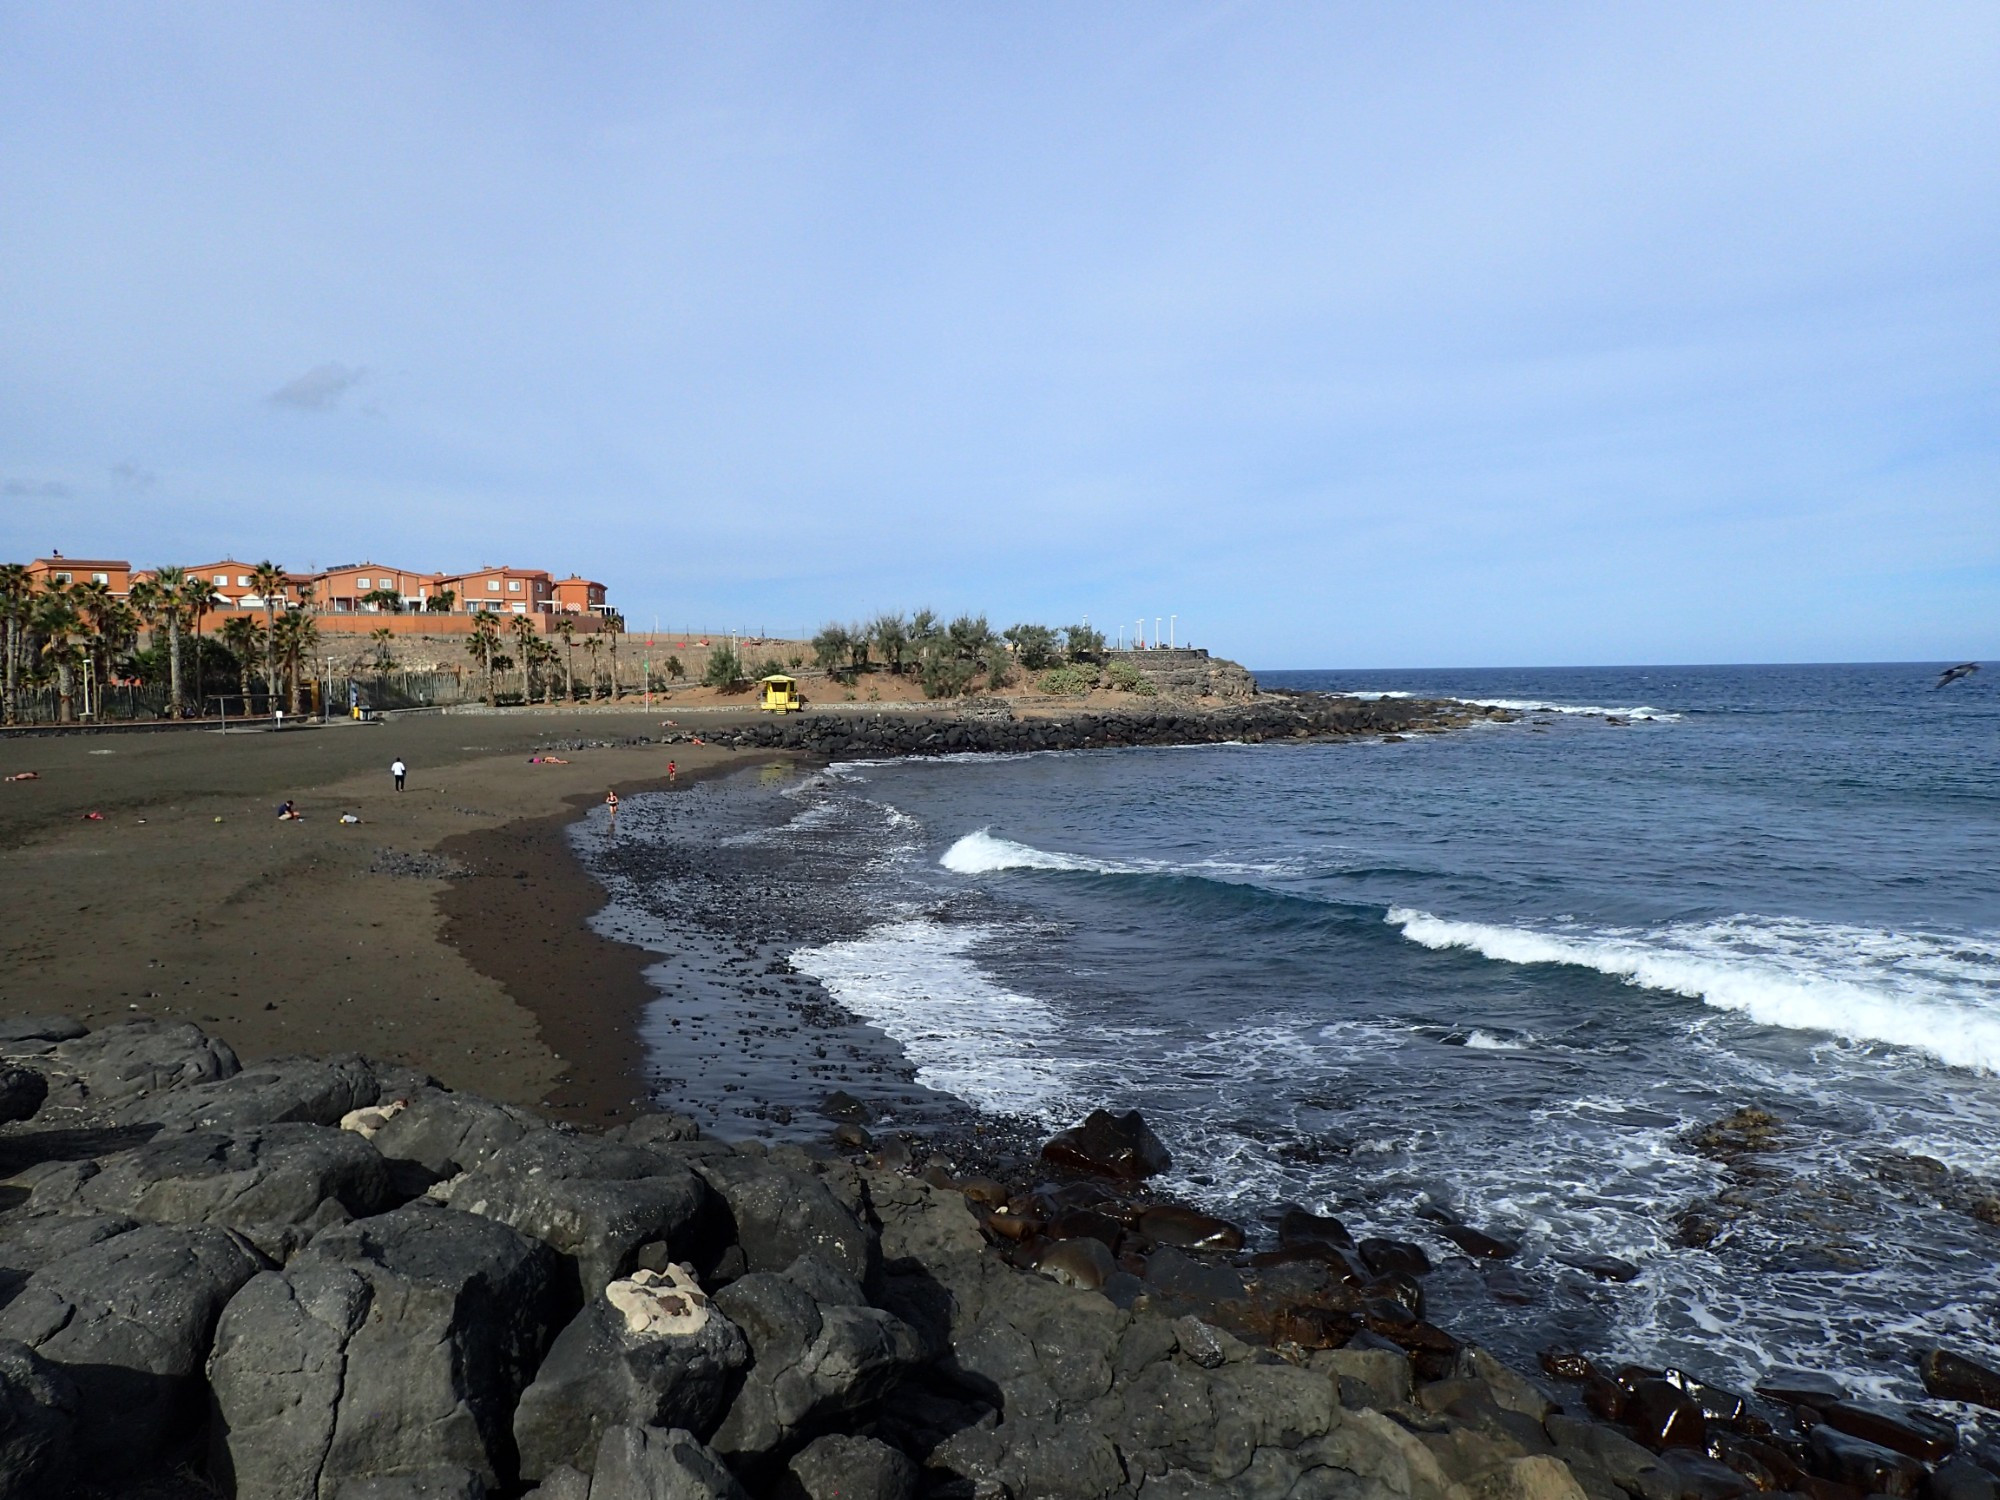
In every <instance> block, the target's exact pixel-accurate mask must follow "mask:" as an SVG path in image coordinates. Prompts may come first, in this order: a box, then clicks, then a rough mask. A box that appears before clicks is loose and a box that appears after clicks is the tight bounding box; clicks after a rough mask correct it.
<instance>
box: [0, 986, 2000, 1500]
mask: <svg viewBox="0 0 2000 1500" xmlns="http://www.w3.org/2000/svg"><path fill="white" fill-rule="evenodd" d="M0 1065H4V1067H5V1069H6V1070H9V1071H8V1077H9V1079H10V1080H12V1081H10V1082H9V1084H8V1087H9V1088H10V1089H13V1090H15V1096H16V1097H23V1098H29V1099H31V1101H32V1102H31V1103H30V1104H29V1105H28V1106H25V1107H24V1110H23V1111H20V1112H17V1113H20V1115H21V1117H20V1118H17V1119H16V1120H15V1121H14V1122H13V1123H10V1124H8V1125H6V1126H5V1127H4V1130H0V1174H3V1175H0V1500H26V1497H35V1500H62V1497H64V1496H69V1495H84V1496H96V1497H110V1496H121V1497H130V1500H137V1497H140V1496H146V1497H151V1500H166V1497H191V1496H197V1495H216V1494H220V1495H235V1496H241V1497H245V1500H480V1497H492V1496H497V1497H517V1496H522V1495H533V1496H536V1497H539V1500H668V1497H671V1500H725V1497H727V1500H735V1497H741V1496H772V1497H783V1500H836V1497H839V1500H916V1497H919V1496H926V1497H937V1500H1006V1497H1013V1500H1033V1497H1043V1496H1047V1497H1061V1500H1112V1497H1121V1500H1122V1497H1146V1500H1182V1497H1186V1500H1195V1497H1206V1496H1223V1495H1230V1496H1245V1497H1259V1500H1262V1497H1271V1500H1279V1497H1292V1500H1310V1497H1320V1496H1327V1497H1334V1496H1338V1497H1343V1500H1345V1497H1362V1496H1367V1497H1375V1496H1380V1497H1385V1500H1387V1497H1395V1500H1581V1497H1584V1496H1588V1497H1590V1500H1628V1497H1630V1500H1683V1497H1699V1500H1728V1497H1730V1496H1734V1495H1740V1494H1744V1493H1746V1492H1748V1491H1749V1490H1750V1489H1752V1488H1756V1489H1761V1490H1783V1491H1790V1492H1796V1493H1800V1494H1803V1495H1807V1496H1810V1497H1811V1500H1858V1497H1859V1496H1861V1495H1863V1494H1866V1493H1881V1494H1887V1495H1892V1496H1913V1495H1916V1494H1918V1492H1919V1491H1920V1490H1921V1491H1922V1492H1923V1494H1924V1496H1925V1500H1993V1497H1994V1493H1995V1481H1994V1479H1993V1478H1992V1477H1991V1476H1990V1475H1989V1473H1988V1471H1987V1470H1986V1469H1985V1468H1983V1467H1981V1466H1980V1465H1979V1464H1978V1463H1975V1462H1972V1461H1970V1460H1969V1459H1967V1458H1964V1457H1960V1456H1955V1450H1956V1449H1957V1448H1958V1440H1957V1433H1956V1432H1955V1430H1954V1429H1953V1428H1952V1427H1951V1425H1950V1424H1949V1423H1946V1422H1941V1421H1938V1420H1935V1419H1933V1418H1930V1417H1926V1416H1924V1415H1922V1414H1918V1413H1910V1412H1899V1411H1895V1410H1891V1409H1887V1408H1883V1407H1880V1406H1875V1405H1870V1404H1868V1403H1865V1402H1858V1401H1853V1400H1850V1399H1848V1398H1847V1396H1846V1394H1845V1393H1844V1392H1842V1391H1840V1390H1839V1389H1838V1388H1837V1387H1836V1386H1834V1385H1833V1384H1832V1383H1831V1382H1827V1381H1824V1380H1822V1379H1819V1378H1817V1377H1810V1376H1804V1377H1800V1378H1799V1379H1797V1380H1794V1381H1791V1382H1790V1383H1788V1384H1784V1383H1781V1384H1779V1385H1776V1386H1773V1387H1770V1388H1767V1389H1766V1390H1765V1391H1764V1392H1763V1393H1762V1394H1761V1396H1760V1397H1753V1398H1749V1399H1747V1400H1746V1399H1745V1398H1740V1397H1736V1396H1733V1395H1731V1394H1730V1393H1728V1392H1725V1391H1720V1390H1718V1389H1716V1388H1714V1387H1712V1386H1707V1385H1703V1384H1702V1383H1700V1382H1698V1381H1695V1380H1692V1379H1691V1378H1690V1377H1688V1376H1686V1375H1683V1374H1680V1373H1679V1372H1673V1371H1647V1370H1637V1369H1632V1368H1624V1369H1619V1370H1617V1371H1614V1372H1606V1371H1602V1370H1600V1369H1599V1368H1598V1367H1596V1366H1595V1365H1593V1364H1592V1363H1591V1362H1590V1361H1588V1360H1585V1359H1583V1358H1581V1357H1580V1356H1577V1355H1574V1354H1566V1353H1562V1352H1560V1351H1551V1352H1550V1354H1549V1356H1548V1357H1547V1359H1546V1361H1545V1365H1546V1371H1545V1374H1546V1376H1547V1377H1548V1383H1547V1384H1542V1383H1539V1382H1538V1381H1531V1380H1529V1379H1528V1378H1525V1377H1524V1376H1523V1375H1522V1374H1520V1373H1518V1372H1516V1371H1513V1370H1510V1369H1508V1368H1506V1367H1505V1366H1503V1365H1501V1364H1500V1363H1499V1362H1497V1361H1495V1360H1494V1359H1492V1358H1491V1357H1489V1356H1488V1355H1486V1354H1485V1353H1484V1352H1483V1351H1481V1350H1479V1349H1477V1348H1473V1347H1469V1346H1464V1345H1461V1344H1460V1343H1459V1342H1458V1341H1456V1340H1455V1339H1453V1338H1452V1337H1451V1336H1450V1335H1449V1334H1448V1333H1446V1332H1445V1331H1444V1330H1442V1329H1438V1328H1435V1327H1433V1326H1432V1325H1431V1324H1429V1323H1427V1322H1425V1321H1424V1319H1423V1315H1422V1309H1423V1289H1422V1285H1421V1278H1422V1277H1423V1276H1424V1275H1425V1274H1427V1273H1428V1271H1429V1262H1428V1260H1427V1259H1426V1258H1425V1256H1424V1253H1423V1252H1422V1250H1421V1249H1419V1248H1418V1247H1416V1246H1414V1245H1408V1244H1403V1243H1401V1242H1397V1241H1389V1240H1362V1241H1361V1242H1360V1243H1359V1244H1356V1243H1355V1242H1354V1241H1353V1240H1352V1239H1351V1238H1350V1237H1349V1236H1348V1234H1347V1232H1346V1230H1345V1229H1344V1228H1343V1227H1342V1226H1341V1225H1340V1224H1339V1223H1338V1222H1337V1221H1336V1220H1333V1219H1328V1218H1322V1217H1318V1216H1315V1215H1312V1214H1308V1213H1305V1212H1303V1211H1299V1210H1294V1211H1292V1212H1291V1213H1289V1214H1287V1215H1286V1216H1285V1217H1284V1220H1283V1223H1282V1225H1281V1228H1280V1244H1279V1246H1278V1247H1277V1248H1276V1249H1274V1250H1267V1251H1264V1252H1261V1253H1256V1254H1251V1253H1248V1252H1246V1251H1245V1249H1244V1236H1243V1234H1242V1232H1241V1231H1240V1230H1239V1229H1237V1228H1236V1227H1235V1226H1232V1225H1228V1224H1225V1223H1223V1222H1222V1221H1220V1220H1216V1219H1211V1218H1208V1217H1206V1216H1205V1215H1202V1214H1201V1213H1199V1212H1197V1211H1196V1210H1194V1209H1192V1208H1189V1207H1188V1206H1186V1205H1180V1204H1174V1203H1171V1202H1166V1201H1163V1200H1160V1199H1156V1198H1152V1197H1149V1196H1147V1195H1146V1194H1145V1192H1144V1189H1143V1186H1142V1184H1143V1182H1144V1180H1145V1179H1146V1178H1147V1177H1149V1176H1151V1175H1152V1174H1154V1173H1156V1172H1157V1171H1159V1170H1160V1169H1161V1168H1162V1167H1163V1166H1164V1165H1165V1163H1166V1153H1165V1150H1164V1148H1163V1147H1162V1146H1161V1145H1160V1143H1159V1142H1158V1141H1157V1140H1155V1139H1154V1138H1153V1137H1152V1136H1151V1133H1150V1132H1149V1131H1147V1130H1146V1128H1145V1124H1144V1122H1143V1120H1140V1119H1139V1118H1138V1117H1137V1116H1135V1115H1126V1116H1113V1115H1109V1114H1105V1113H1102V1112H1100V1113H1098V1114H1096V1115H1093V1116H1092V1117H1091V1118H1089V1119H1088V1120H1086V1121H1084V1122H1082V1123H1080V1124H1079V1125H1078V1126H1077V1127H1076V1128H1074V1129H1073V1130H1070V1131H1066V1132H1064V1133H1063V1134H1062V1135H1061V1136H1059V1137H1057V1138H1056V1139H1055V1140H1053V1141H1051V1142H1050V1143H1049V1144H1048V1146H1047V1147H1046V1148H1045V1150H1044V1154H1043V1158H1042V1160H1041V1162H1040V1163H1039V1164H1037V1165H1036V1166H1035V1167H1034V1169H1033V1175H1034V1176H1036V1177H1037V1178H1039V1179H1040V1180H1037V1181H1035V1182H1033V1183H1032V1184H1031V1185H1030V1184H1025V1183H1016V1184H1011V1185H1010V1184H1003V1183H1001V1182H999V1181H997V1180H995V1179H993V1178H991V1177H969V1176H961V1175H958V1174H956V1173H955V1172H954V1171H953V1169H952V1167H951V1164H950V1163H949V1162H946V1161H943V1160H941V1159H938V1158H932V1159H930V1160H928V1161H925V1162H923V1163H922V1164H921V1165H919V1164H918V1163H916V1162H914V1161H913V1160H912V1158H911V1154H910V1152H909V1150H908V1148H907V1146H906V1145H904V1144H903V1143H887V1144H885V1145H884V1146H883V1147H882V1148H881V1149H873V1148H872V1143H871V1142H870V1141H868V1139H867V1138H866V1136H865V1133H863V1132H861V1131H859V1130H857V1129H855V1128H853V1127H848V1129H847V1131H846V1134H845V1137H844V1138H845V1139H846V1141H847V1143H848V1144H849V1146H850V1147H851V1148H852V1151H853V1153H854V1154H856V1155H858V1156H859V1157H860V1159H859V1160H855V1159H852V1158H851V1157H843V1156H841V1155H837V1154H834V1153H833V1152H832V1151H831V1150H829V1151H828V1152H827V1153H826V1154H823V1155H814V1154H812V1153H810V1152H807V1151H804V1150H799V1149H796V1148H778V1149H768V1150H767V1149H765V1148H763V1147H761V1146H758V1145H755V1144H738V1145H729V1144H724V1143H720V1142H715V1141H708V1140H702V1139H700V1138H698V1136H697V1134H696V1132H695V1130H694V1129H693V1127H692V1125H691V1124H690V1123H689V1122H687V1121H686V1120H683V1119H679V1118H675V1117H671V1116H650V1117H644V1118H641V1119H639V1120H636V1121H634V1122H632V1123H630V1124H627V1125H624V1126H621V1127H619V1128H617V1129H615V1130H612V1131H609V1132H607V1133H606V1134H604V1135H601V1136H599V1135H592V1134H588V1133H583V1132H579V1131H576V1130H574V1129H570V1128H567V1127H563V1126H558V1125H553V1124H550V1123H548V1122H545V1121H543V1120H541V1119H539V1118H537V1117H536V1116H534V1115H533V1114H531V1113H529V1112H527V1111H524V1110H519V1109H515V1108H510V1107H508V1106H504V1105H499V1104H494V1103H491V1102H489V1101H486V1100H482V1099H479V1098H476V1097H473V1096H470V1095H465V1094H456V1093H452V1092H449V1091H447V1090H445V1089H443V1088H442V1087H440V1086H439V1085H437V1084H436V1083H435V1082H434V1081H432V1080H431V1079H429V1078H427V1077H424V1076H423V1075H421V1074H418V1073H415V1072H412V1071H410V1070H407V1069H402V1068H397V1067H392V1066H388V1065H384V1064H380V1063H374V1062H370V1061H369V1060H367V1059H364V1058H359V1057H343V1058H334V1059H310V1058H293V1059H279V1060H274V1061H270V1062H266V1063H263V1064H260V1065H259V1066H257V1067H256V1068H254V1069H243V1068H241V1067H240V1066H239V1065H238V1063H237V1059H236V1058H235V1056H234V1054H233V1053H232V1052H231V1051H230V1050H229V1048H228V1047H227V1046H226V1045H225V1044H223V1043H222V1042H220V1041H217V1040H215V1039H212V1038H209V1037H207V1036H204V1035H203V1034H202V1033H201V1032H200V1031H199V1030H197V1029H196V1028H195V1027H193V1026H190V1025H186V1024H176V1023H170V1022H161V1021H152V1020H146V1021H135V1022H133V1023H131V1024H129V1025H123V1026H115V1027H107V1028H105V1029H103V1030H100V1031H97V1032H94V1033H86V1032H85V1031H84V1030H83V1029H82V1028H81V1027H79V1026H77V1025H75V1024H74V1023H73V1022H69V1021H66V1020H60V1019H50V1020H46V1021H30V1022H15V1023H9V1024H6V1025H4V1026H0ZM16 1071H18V1072H19V1073H24V1074H32V1075H34V1077H35V1079H36V1080H37V1083H36V1084H23V1083H19V1080H13V1073H14V1072H16ZM17 1085H18V1087H17ZM1461 1227H1463V1226H1461ZM1496 1243H1497V1242H1496ZM1923 1375H1924V1379H1925V1380H1926V1382H1928V1383H1930V1384H1931V1387H1932V1388H1933V1389H1934V1390H1936V1391H1939V1392H1940V1393H1942V1394H1946V1395H1948V1396H1949V1397H1950V1398H1951V1399H1966V1400H1972V1401H1985V1402H1988V1403H1990V1402H1992V1401H1993V1400H1995V1399H1996V1398H2000V1375H1995V1374H1994V1373H1993V1372H1992V1371H1988V1370H1985V1369H1983V1368H1982V1367H1980V1366H1978V1365H1974V1364H1971V1363H1970V1362H1969V1361H1966V1360H1964V1359H1962V1358H1959V1357H1957V1356H1953V1355H1950V1354H1947V1353H1943V1352H1934V1353H1933V1354H1932V1355H1931V1356H1930V1357H1929V1358H1928V1359H1927V1360H1926V1362H1925V1365H1924V1368H1923ZM1552 1395H1554V1396H1556V1397H1559V1398H1560V1401H1558V1400H1556V1399H1551V1397H1552ZM1642 1440H1643V1441H1642Z"/></svg>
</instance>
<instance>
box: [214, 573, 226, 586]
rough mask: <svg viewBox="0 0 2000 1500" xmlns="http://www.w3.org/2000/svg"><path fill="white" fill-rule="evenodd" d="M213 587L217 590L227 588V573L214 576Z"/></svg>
mask: <svg viewBox="0 0 2000 1500" xmlns="http://www.w3.org/2000/svg"><path fill="white" fill-rule="evenodd" d="M215 586H216V587H217V588H227V587H228V586H229V575H228V574H227V573H217V574H216V575H215Z"/></svg>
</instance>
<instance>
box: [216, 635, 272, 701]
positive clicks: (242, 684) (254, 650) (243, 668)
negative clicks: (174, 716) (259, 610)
mask: <svg viewBox="0 0 2000 1500" xmlns="http://www.w3.org/2000/svg"><path fill="white" fill-rule="evenodd" d="M217 634H218V635H220V636H221V637H222V644H223V645H225V646H227V647H228V648H229V651H230V654H231V655H232V656H234V657H235V658H236V687H237V691H239V692H240V693H242V695H243V711H244V713H246V714H247V713H249V712H250V664H251V663H252V662H253V661H255V660H256V659H257V656H258V654H259V652H260V651H261V650H262V648H263V642H264V628H263V627H262V626H261V625H259V624H258V623H257V621H256V618H255V617H254V616H251V615H231V616H230V617H229V618H228V619H226V620H224V621H223V622H222V629H221V630H220V631H218V632H217Z"/></svg>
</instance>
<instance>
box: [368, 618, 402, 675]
mask: <svg viewBox="0 0 2000 1500" xmlns="http://www.w3.org/2000/svg"><path fill="white" fill-rule="evenodd" d="M368 639H369V640H371V641H373V642H374V643H375V670H376V671H377V672H387V671H391V670H393V669H394V667H395V665H396V632H395V631H393V630H391V629H390V628H389V627H388V626H387V625H383V626H379V627H378V628H376V629H374V630H371V631H369V632H368Z"/></svg>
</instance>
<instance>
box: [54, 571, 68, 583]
mask: <svg viewBox="0 0 2000 1500" xmlns="http://www.w3.org/2000/svg"><path fill="white" fill-rule="evenodd" d="M56 582H57V583H68V582H69V574H67V573H58V574H56Z"/></svg>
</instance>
